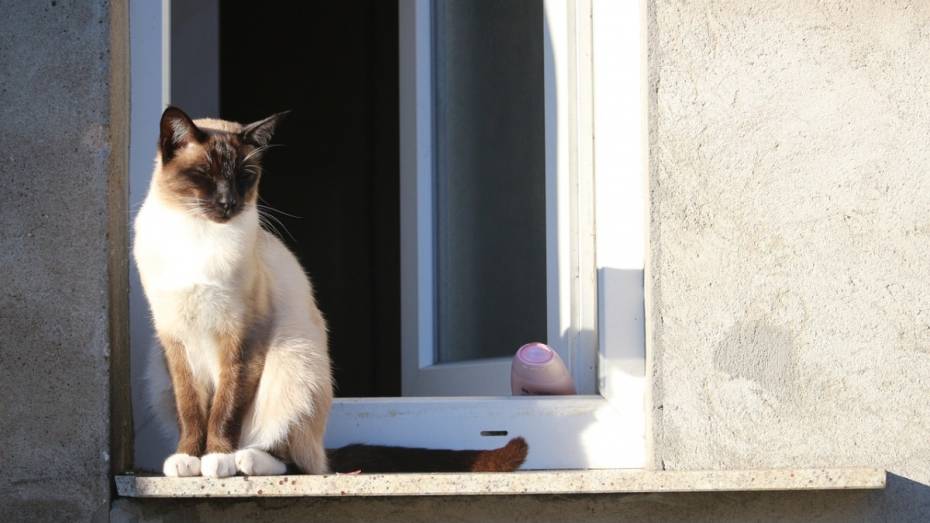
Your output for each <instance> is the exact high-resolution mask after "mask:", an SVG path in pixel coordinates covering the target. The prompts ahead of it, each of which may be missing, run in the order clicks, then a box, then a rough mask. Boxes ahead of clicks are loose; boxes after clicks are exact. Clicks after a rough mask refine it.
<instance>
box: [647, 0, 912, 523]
mask: <svg viewBox="0 0 930 523" xmlns="http://www.w3.org/2000/svg"><path fill="white" fill-rule="evenodd" d="M651 7H652V15H653V18H652V24H651V28H650V39H651V40H650V57H649V58H650V71H651V74H652V75H653V77H652V81H653V87H654V91H653V95H652V96H653V100H652V102H653V106H652V109H653V111H652V115H651V117H652V118H651V126H650V127H651V129H650V131H651V142H652V146H651V151H650V152H651V161H652V165H651V173H650V175H651V179H650V200H651V228H650V235H651V239H650V247H651V259H650V262H649V270H650V276H649V279H648V281H647V292H650V294H651V300H650V304H649V306H648V313H649V317H650V320H649V325H650V327H651V329H650V330H651V332H650V338H649V342H650V345H649V347H650V349H651V351H652V355H653V357H654V362H653V363H654V364H653V367H652V368H653V371H654V389H653V395H654V399H655V405H654V411H653V419H654V422H655V424H654V438H655V440H654V441H655V460H656V463H657V465H659V466H662V467H664V468H667V469H702V468H768V467H803V466H846V465H869V466H876V467H883V468H887V469H888V470H890V471H891V472H893V473H895V474H897V475H899V476H900V477H896V478H894V480H893V481H892V482H891V483H890V485H889V488H888V490H887V491H886V492H885V493H884V494H883V495H881V496H877V497H864V498H862V501H861V502H860V503H859V504H858V505H857V506H856V509H855V510H853V511H852V512H851V515H853V516H855V517H851V518H850V519H862V520H874V519H876V518H878V517H879V516H883V517H887V518H889V519H890V520H895V521H904V520H912V521H928V520H930V487H928V486H927V485H928V484H930V241H928V240H930V213H928V210H930V177H928V176H927V172H926V171H927V169H928V167H930V146H928V144H930V3H927V2H920V1H914V2H906V1H877V0H874V1H873V0H867V1H855V2H848V1H846V0H835V1H827V2H806V1H766V2H756V1H751V0H734V1H719V2H693V3H680V2H671V1H658V2H655V3H654V5H652V6H651ZM824 498H825V499H827V498H829V496H828V495H825V496H824ZM784 510H786V511H790V510H791V507H785V508H784ZM815 515H816V514H815ZM763 516H764V514H756V515H755V516H754V517H763ZM832 516H833V518H834V519H836V515H835V514H832Z"/></svg>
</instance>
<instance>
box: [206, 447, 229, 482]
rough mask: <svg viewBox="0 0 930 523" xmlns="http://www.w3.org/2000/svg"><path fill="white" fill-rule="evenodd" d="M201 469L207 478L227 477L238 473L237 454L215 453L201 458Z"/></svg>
mask: <svg viewBox="0 0 930 523" xmlns="http://www.w3.org/2000/svg"><path fill="white" fill-rule="evenodd" d="M200 461H201V463H200V471H201V473H202V474H203V477H205V478H227V477H229V476H235V475H236V455H235V454H232V453H230V454H221V453H218V452H216V453H213V454H207V455H206V456H204V457H202V458H201V459H200Z"/></svg>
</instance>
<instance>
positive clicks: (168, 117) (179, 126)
mask: <svg viewBox="0 0 930 523" xmlns="http://www.w3.org/2000/svg"><path fill="white" fill-rule="evenodd" d="M206 138H207V135H206V133H204V132H203V131H201V130H200V129H198V128H197V126H196V125H194V121H193V120H191V117H190V116H187V113H185V112H184V111H182V110H180V109H178V108H177V107H173V106H172V107H168V108H167V109H165V112H163V113H161V135H160V136H159V138H158V145H159V148H160V149H161V160H162V162H163V163H167V162H169V161H170V160H171V159H172V158H174V155H175V153H176V152H177V151H178V149H180V148H181V147H184V146H185V145H187V144H189V143H193V142H202V141H204V140H206Z"/></svg>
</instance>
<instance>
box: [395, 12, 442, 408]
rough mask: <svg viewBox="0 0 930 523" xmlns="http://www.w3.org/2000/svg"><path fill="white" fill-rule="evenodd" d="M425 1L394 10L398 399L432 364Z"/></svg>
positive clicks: (429, 106) (430, 120) (413, 387)
mask: <svg viewBox="0 0 930 523" xmlns="http://www.w3.org/2000/svg"><path fill="white" fill-rule="evenodd" d="M430 7H431V6H430V1H429V0H401V1H400V2H399V4H398V10H399V12H398V23H399V28H398V30H399V34H400V38H399V53H400V55H399V66H400V72H399V73H400V80H399V81H400V100H399V104H400V107H399V109H400V198H401V202H400V203H401V205H400V239H401V241H400V256H401V262H402V263H401V275H400V284H401V319H402V321H401V356H402V357H401V360H402V364H401V378H402V379H401V383H402V393H403V394H404V395H405V396H407V395H413V394H416V393H417V392H418V391H419V390H422V389H421V387H419V386H418V385H417V377H418V375H419V370H420V368H421V367H426V366H429V365H431V364H432V363H433V360H434V355H433V352H432V351H433V350H434V349H433V347H435V343H434V335H433V329H434V319H433V317H434V316H433V315H434V312H433V309H434V299H433V285H434V283H433V185H432V171H433V146H432V140H433V114H432V111H433V106H432V103H431V98H432V93H431V91H432V71H431V65H432V57H431V54H430V51H431V44H430V41H429V35H430V26H431V14H430Z"/></svg>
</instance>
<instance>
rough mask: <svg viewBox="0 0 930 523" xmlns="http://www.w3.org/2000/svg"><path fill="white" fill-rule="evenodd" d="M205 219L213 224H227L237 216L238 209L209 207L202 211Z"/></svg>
mask: <svg viewBox="0 0 930 523" xmlns="http://www.w3.org/2000/svg"><path fill="white" fill-rule="evenodd" d="M204 214H205V215H206V217H207V219H208V220H210V221H211V222H215V223H227V222H229V221H230V220H232V219H233V218H235V217H236V216H238V215H239V209H223V208H216V207H211V208H208V209H205V210H204Z"/></svg>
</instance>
